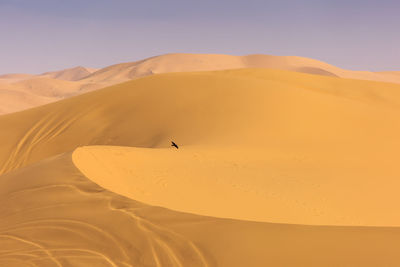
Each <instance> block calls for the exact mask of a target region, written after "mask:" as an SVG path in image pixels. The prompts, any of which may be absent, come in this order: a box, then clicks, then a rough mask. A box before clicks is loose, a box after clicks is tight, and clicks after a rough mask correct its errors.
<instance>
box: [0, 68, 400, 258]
mask: <svg viewBox="0 0 400 267" xmlns="http://www.w3.org/2000/svg"><path fill="white" fill-rule="evenodd" d="M399 107H400V85H398V84H394V83H383V82H374V81H362V80H349V79H340V78H337V77H328V76H321V75H311V74H304V73H296V72H290V71H284V70H268V69H241V70H227V71H216V72H194V73H170V74H160V75H154V76H151V77H145V78H142V79H137V80H134V81H129V82H127V83H123V84H119V85H115V86H112V87H109V88H105V89H102V90H98V91H95V92H91V93H87V94H84V95H80V96H76V97H72V98H69V99H65V100H62V101H59V102H57V103H52V104H48V105H46V106H41V107H37V108H34V109H31V110H27V111H22V112H18V113H14V114H8V115H3V116H0V126H1V131H0V199H1V200H2V203H4V204H3V205H2V207H1V209H0V216H1V218H2V220H1V222H0V227H1V229H2V234H1V235H0V238H1V239H2V241H1V242H0V261H2V262H4V265H6V266H21V264H25V265H27V266H29V265H32V266H35V264H37V265H38V266H398V265H399V264H400V257H399V256H398V255H399V251H398V247H399V242H400V239H399V235H400V230H399V229H400V228H399V227H400V216H399V214H398V212H397V210H398V205H397V203H399V201H400V196H399V194H398V192H397V191H398V190H397V188H398V187H399V186H400V181H399V180H398V177H399V175H400V168H399V166H398V164H397V161H396V155H397V153H398V151H399V149H400V141H399V139H398V136H399V135H400V116H399V115H400V109H399ZM171 140H174V141H175V142H177V143H178V145H180V149H179V150H176V149H175V148H171V147H170V141H171ZM81 146H84V147H81ZM78 147H81V148H78ZM76 148H78V149H76ZM320 225H324V226H320ZM372 226H373V227H372Z"/></svg>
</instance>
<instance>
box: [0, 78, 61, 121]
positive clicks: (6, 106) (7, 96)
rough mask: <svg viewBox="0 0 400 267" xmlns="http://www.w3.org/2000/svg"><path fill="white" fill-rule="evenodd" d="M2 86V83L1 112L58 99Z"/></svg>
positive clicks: (0, 93) (0, 91) (39, 104)
mask: <svg viewBox="0 0 400 267" xmlns="http://www.w3.org/2000/svg"><path fill="white" fill-rule="evenodd" d="M7 87H8V86H7ZM2 88H3V87H1V85H0V114H5V113H11V112H17V111H20V110H23V109H26V107H34V106H41V105H44V104H47V103H51V102H54V101H56V99H54V98H52V97H45V96H38V95H34V94H31V93H29V92H21V91H17V90H13V89H2ZM8 88H9V87H8Z"/></svg>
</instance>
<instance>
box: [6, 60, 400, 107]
mask: <svg viewBox="0 0 400 267" xmlns="http://www.w3.org/2000/svg"><path fill="white" fill-rule="evenodd" d="M242 68H272V69H281V70H289V71H295V72H300V73H308V74H314V75H323V76H331V77H341V78H348V79H360V80H374V81H382V82H390V83H400V76H399V75H397V74H396V72H367V71H350V70H344V69H340V68H338V67H335V66H332V65H329V64H327V63H324V62H321V61H318V60H314V59H309V58H303V57H293V56H272V55H248V56H231V55H218V54H166V55H161V56H155V57H151V58H147V59H144V60H140V61H136V62H128V63H122V64H116V65H112V66H108V67H105V68H102V69H99V70H98V69H91V68H86V67H81V66H78V67H75V68H70V69H66V70H61V71H55V72H47V73H43V74H41V75H29V74H9V75H2V76H0V90H6V91H15V90H19V91H21V92H23V93H19V95H21V100H20V101H18V100H17V99H14V103H16V104H15V107H14V108H10V109H6V108H3V110H4V111H3V112H2V113H0V114H5V113H11V112H15V111H19V110H23V109H28V108H32V107H35V106H38V105H43V104H46V103H48V102H49V101H50V102H55V101H59V100H60V99H63V98H67V97H71V96H75V95H79V94H83V93H87V92H90V91H93V90H97V89H100V88H104V87H107V86H111V85H114V84H118V83H121V82H125V81H129V80H133V79H137V78H141V77H145V76H150V75H154V74H160V73H170V72H192V71H215V70H227V69H242ZM39 81H40V82H39ZM6 91H3V94H5V92H6ZM49 94H50V97H52V99H51V100H50V99H47V100H46V101H44V100H42V101H39V100H38V99H37V97H36V96H37V95H39V96H46V97H49ZM29 96H32V97H33V98H35V99H36V100H35V101H30V102H29V101H26V100H25V99H26V98H28V97H29Z"/></svg>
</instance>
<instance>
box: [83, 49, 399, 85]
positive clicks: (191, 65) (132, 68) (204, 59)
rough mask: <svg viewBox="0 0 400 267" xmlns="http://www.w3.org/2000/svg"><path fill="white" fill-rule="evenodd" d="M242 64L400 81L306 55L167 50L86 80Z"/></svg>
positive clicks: (220, 67) (110, 69)
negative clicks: (341, 66) (173, 52)
mask: <svg viewBox="0 0 400 267" xmlns="http://www.w3.org/2000/svg"><path fill="white" fill-rule="evenodd" d="M240 68H272V69H281V70H290V71H296V72H302V73H309V74H317V75H326V76H337V77H342V78H349V79H360V80H375V81H383V82H393V83H400V78H399V77H396V76H394V75H392V74H390V73H374V72H366V71H349V70H344V69H340V68H338V67H335V66H332V65H329V64H327V63H324V62H321V61H318V60H314V59H310V58H303V57H293V56H272V55H248V56H230V55H217V54H166V55H161V56H156V57H152V58H148V59H145V60H141V61H138V62H132V63H123V64H117V65H113V66H110V67H107V68H104V69H101V70H99V71H97V72H95V73H93V74H91V75H90V76H88V77H87V78H85V79H84V80H86V81H88V82H89V81H90V82H107V83H109V84H111V83H113V82H122V81H128V80H132V79H135V78H138V77H143V76H148V75H152V74H156V73H168V72H190V71H212V70H226V69H240Z"/></svg>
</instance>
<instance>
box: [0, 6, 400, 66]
mask: <svg viewBox="0 0 400 267" xmlns="http://www.w3.org/2000/svg"><path fill="white" fill-rule="evenodd" d="M0 34H1V35H0V73H12V72H25V73H40V72H44V71H49V70H57V69H63V68H67V67H73V66H76V65H83V66H88V67H104V66H107V65H110V64H115V63H120V62H128V61H134V60H138V59H143V58H146V57H150V56H154V55H159V54H164V53H173V52H187V53H221V54H233V55H245V54H255V53H260V54H273V55H296V56H304V57H311V58H315V59H319V60H322V61H326V62H328V63H330V64H334V65H337V66H339V67H343V68H348V69H359V70H400V0H240V1H235V0H0Z"/></svg>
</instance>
